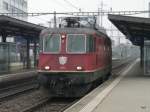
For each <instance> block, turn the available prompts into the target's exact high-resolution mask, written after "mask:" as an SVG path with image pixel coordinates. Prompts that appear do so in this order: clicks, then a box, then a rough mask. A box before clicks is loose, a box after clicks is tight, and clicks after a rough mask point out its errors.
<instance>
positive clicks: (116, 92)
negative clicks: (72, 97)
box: [65, 60, 150, 112]
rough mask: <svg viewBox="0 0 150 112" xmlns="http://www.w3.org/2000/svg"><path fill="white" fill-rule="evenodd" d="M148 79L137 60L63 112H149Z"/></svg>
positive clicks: (149, 83)
mask: <svg viewBox="0 0 150 112" xmlns="http://www.w3.org/2000/svg"><path fill="white" fill-rule="evenodd" d="M149 86H150V77H148V76H144V75H143V71H142V69H141V67H140V63H139V60H136V61H135V62H133V63H132V64H131V65H130V66H128V67H127V68H126V69H124V70H123V71H122V72H121V75H120V76H119V77H118V78H117V79H115V80H113V81H112V82H111V81H110V83H109V82H107V83H106V84H104V85H102V86H100V87H98V88H96V89H95V90H94V91H93V92H91V93H90V94H88V95H87V96H85V97H84V98H82V99H81V100H80V101H79V102H77V103H76V104H74V105H73V106H71V107H70V108H69V109H67V110H66V111H65V112H150V87H149Z"/></svg>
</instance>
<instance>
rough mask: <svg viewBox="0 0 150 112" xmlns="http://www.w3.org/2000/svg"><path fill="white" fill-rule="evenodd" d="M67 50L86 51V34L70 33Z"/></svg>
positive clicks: (74, 51)
mask: <svg viewBox="0 0 150 112" xmlns="http://www.w3.org/2000/svg"><path fill="white" fill-rule="evenodd" d="M67 37H68V38H67V52H69V53H85V52H86V38H85V35H84V34H69V35H68V36H67Z"/></svg>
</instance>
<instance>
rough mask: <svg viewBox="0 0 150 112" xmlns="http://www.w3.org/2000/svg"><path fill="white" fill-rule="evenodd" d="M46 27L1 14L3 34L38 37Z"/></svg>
mask: <svg viewBox="0 0 150 112" xmlns="http://www.w3.org/2000/svg"><path fill="white" fill-rule="evenodd" d="M44 28H45V27H43V26H40V25H36V24H33V23H29V22H26V21H22V20H18V19H15V18H12V17H9V16H4V15H0V33H1V35H7V36H23V37H32V38H38V37H39V34H40V32H41V30H42V29H44Z"/></svg>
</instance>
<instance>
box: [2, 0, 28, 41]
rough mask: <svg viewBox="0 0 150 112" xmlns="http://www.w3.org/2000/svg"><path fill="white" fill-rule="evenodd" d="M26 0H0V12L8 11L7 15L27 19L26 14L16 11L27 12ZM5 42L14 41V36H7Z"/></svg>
mask: <svg viewBox="0 0 150 112" xmlns="http://www.w3.org/2000/svg"><path fill="white" fill-rule="evenodd" d="M27 4H28V3H27V0H0V13H10V14H9V15H8V16H10V17H14V18H16V19H20V20H24V21H27V19H28V18H27V15H25V14H18V15H17V14H16V13H27V12H28V10H27V9H28V5H27ZM6 41H7V42H14V41H15V40H14V37H9V38H7V40H6ZM0 42H1V37H0Z"/></svg>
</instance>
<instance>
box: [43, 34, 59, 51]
mask: <svg viewBox="0 0 150 112" xmlns="http://www.w3.org/2000/svg"><path fill="white" fill-rule="evenodd" d="M43 51H44V52H50V53H58V52H59V51H60V35H59V34H51V35H47V36H45V37H44V38H43Z"/></svg>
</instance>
